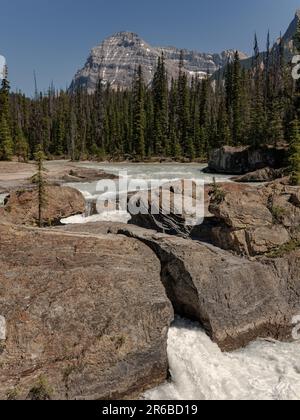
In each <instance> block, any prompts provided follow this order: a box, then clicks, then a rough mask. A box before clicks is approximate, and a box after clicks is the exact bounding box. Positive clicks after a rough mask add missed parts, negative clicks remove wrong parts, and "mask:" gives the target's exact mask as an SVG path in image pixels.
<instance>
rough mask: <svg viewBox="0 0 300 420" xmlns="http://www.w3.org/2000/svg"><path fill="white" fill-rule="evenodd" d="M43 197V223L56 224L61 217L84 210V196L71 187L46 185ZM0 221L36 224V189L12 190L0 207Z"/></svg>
mask: <svg viewBox="0 0 300 420" xmlns="http://www.w3.org/2000/svg"><path fill="white" fill-rule="evenodd" d="M45 197H46V204H45V206H44V208H43V210H42V218H43V224H44V225H50V226H51V225H56V224H59V223H60V219H62V218H65V217H70V216H74V215H77V214H83V213H84V212H85V200H84V197H83V195H82V194H81V193H80V192H79V191H77V190H75V189H73V188H69V187H59V186H47V187H46V189H45ZM0 221H8V222H10V223H14V224H19V225H36V224H37V223H38V191H37V189H34V190H25V191H19V192H12V193H11V194H10V195H9V197H8V198H7V199H6V204H5V206H4V208H0Z"/></svg>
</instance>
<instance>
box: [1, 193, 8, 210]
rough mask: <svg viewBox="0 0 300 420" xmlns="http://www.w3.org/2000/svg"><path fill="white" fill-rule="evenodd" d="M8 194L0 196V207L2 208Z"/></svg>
mask: <svg viewBox="0 0 300 420" xmlns="http://www.w3.org/2000/svg"><path fill="white" fill-rule="evenodd" d="M7 196H8V194H0V207H2V206H4V200H5V198H6V197H7Z"/></svg>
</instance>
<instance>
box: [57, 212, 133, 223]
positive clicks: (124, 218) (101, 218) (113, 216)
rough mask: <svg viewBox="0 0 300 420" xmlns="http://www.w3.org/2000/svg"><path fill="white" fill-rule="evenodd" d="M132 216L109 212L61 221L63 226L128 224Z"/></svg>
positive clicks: (125, 213) (72, 217)
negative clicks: (109, 223)
mask: <svg viewBox="0 0 300 420" xmlns="http://www.w3.org/2000/svg"><path fill="white" fill-rule="evenodd" d="M130 219H131V216H130V214H129V213H127V212H126V211H107V212H103V213H101V214H95V215H93V216H88V217H85V215H84V214H80V215H77V216H71V217H68V218H66V219H61V223H62V224H63V225H74V224H82V223H95V222H119V223H128V222H129V220H130Z"/></svg>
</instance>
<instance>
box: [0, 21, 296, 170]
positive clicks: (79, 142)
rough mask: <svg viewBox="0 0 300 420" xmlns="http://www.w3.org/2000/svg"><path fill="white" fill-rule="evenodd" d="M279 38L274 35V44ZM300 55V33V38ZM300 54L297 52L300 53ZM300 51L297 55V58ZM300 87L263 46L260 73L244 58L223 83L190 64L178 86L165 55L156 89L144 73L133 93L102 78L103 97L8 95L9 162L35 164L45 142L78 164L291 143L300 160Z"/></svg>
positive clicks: (0, 107) (3, 107)
mask: <svg viewBox="0 0 300 420" xmlns="http://www.w3.org/2000/svg"><path fill="white" fill-rule="evenodd" d="M268 38H269V37H268ZM295 41H296V42H295V45H296V47H297V48H298V49H299V51H300V28H298V32H297V34H296V36H295ZM297 48H296V49H297ZM296 52H297V51H295V53H296ZM299 101H300V83H299V81H295V80H294V79H293V78H292V64H291V63H286V62H285V60H284V52H283V48H280V43H279V48H276V50H274V49H271V47H270V41H269V39H268V41H267V53H266V54H263V55H262V54H260V52H259V48H258V43H257V39H256V38H255V43H254V56H253V63H252V67H251V69H248V70H247V69H245V68H243V66H242V65H241V62H240V58H239V55H238V53H236V55H235V57H234V60H232V61H231V62H230V63H228V65H227V67H226V69H225V72H224V77H223V76H222V77H221V76H220V77H219V79H218V80H213V79H212V78H210V77H207V78H205V79H198V78H193V79H192V81H191V82H190V81H189V78H188V76H187V74H186V72H185V71H184V62H183V58H181V59H180V61H179V63H178V77H177V78H176V79H172V81H171V83H170V82H169V81H168V77H167V72H166V67H165V58H164V55H163V53H162V55H161V57H160V59H159V60H158V63H157V69H156V73H155V76H154V81H153V83H152V85H151V86H150V87H146V85H145V83H144V79H143V70H142V67H139V68H137V69H136V75H135V77H134V80H133V81H132V88H131V89H129V90H116V89H111V88H110V86H109V85H105V84H104V83H103V82H102V81H101V80H99V82H98V86H97V89H96V91H95V93H94V94H88V93H87V91H85V90H84V89H77V90H76V91H75V92H70V91H59V92H57V91H56V90H55V88H54V87H50V88H49V91H48V92H46V93H38V92H36V94H35V97H34V98H32V99H30V98H27V97H25V96H24V95H23V94H22V93H20V92H18V93H9V83H8V81H7V80H6V79H5V80H3V83H2V88H1V92H0V159H6V160H9V159H11V158H12V157H13V155H15V156H17V157H18V158H19V159H21V160H27V159H28V158H32V157H33V155H34V152H35V151H36V150H37V148H38V147H39V146H40V145H41V146H42V148H43V149H44V152H45V153H46V155H47V156H48V157H68V158H71V159H73V160H79V159H86V158H97V159H105V158H109V159H115V160H118V159H124V158H128V159H135V160H144V159H147V158H151V157H161V158H163V157H170V158H174V159H181V158H186V159H190V160H193V159H195V158H203V159H206V158H207V156H208V153H209V151H210V150H211V149H213V148H216V147H219V146H222V145H225V144H227V145H233V146H237V145H253V146H255V147H257V146H260V145H278V144H281V143H284V142H290V145H291V152H292V157H291V162H293V165H294V167H296V169H297V165H298V163H297V162H299V126H298V122H297V120H298V119H299V117H300V115H299V112H300V105H299Z"/></svg>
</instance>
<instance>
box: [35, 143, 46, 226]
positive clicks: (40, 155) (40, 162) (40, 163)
mask: <svg viewBox="0 0 300 420" xmlns="http://www.w3.org/2000/svg"><path fill="white" fill-rule="evenodd" d="M34 157H35V161H36V166H37V173H36V174H35V175H34V176H33V181H34V183H35V184H36V185H37V189H38V224H39V227H43V209H44V207H45V205H46V203H47V201H46V181H45V178H44V171H45V168H44V160H45V155H44V152H43V149H42V147H41V146H40V147H38V150H37V152H36V153H35V155H34Z"/></svg>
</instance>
